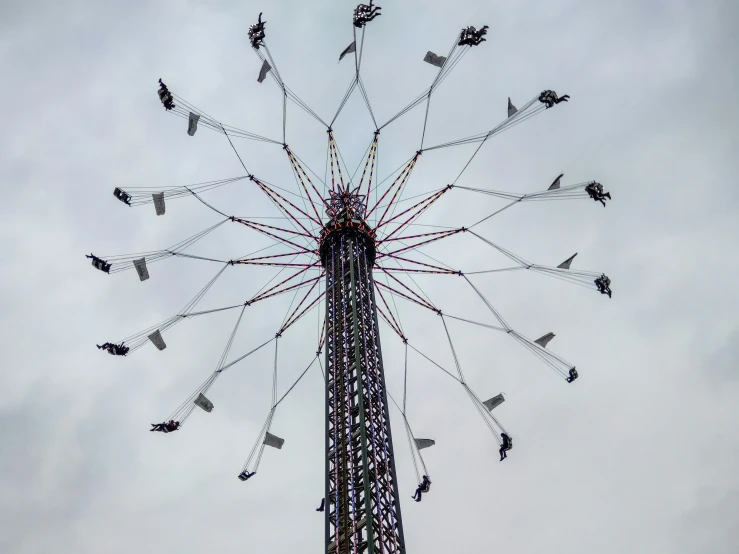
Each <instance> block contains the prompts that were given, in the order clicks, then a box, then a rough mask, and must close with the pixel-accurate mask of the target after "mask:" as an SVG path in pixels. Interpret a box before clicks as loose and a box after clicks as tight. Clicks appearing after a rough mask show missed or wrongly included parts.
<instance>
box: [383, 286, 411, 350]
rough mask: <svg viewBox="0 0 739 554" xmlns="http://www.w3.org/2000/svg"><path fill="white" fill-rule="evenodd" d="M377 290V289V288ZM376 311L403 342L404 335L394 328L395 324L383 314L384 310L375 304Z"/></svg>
mask: <svg viewBox="0 0 739 554" xmlns="http://www.w3.org/2000/svg"><path fill="white" fill-rule="evenodd" d="M378 290H379V289H378ZM377 313H378V314H380V317H382V319H384V320H385V323H387V324H388V326H389V327H390V328H391V329H392V330H393V331H395V333H396V334H397V335H398V336H399V337H400V338H401V339H402V340H403V342H405V341H407V340H408V339H406V338H405V335H403V333H402V332H401V331H399V330H398V329H396V328H395V326H394V325H393V324H392V323H391V322H390V320H389V319H388V318H387V316H386V315H385V312H383V311H382V308H380V306H377Z"/></svg>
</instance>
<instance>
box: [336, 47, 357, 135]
mask: <svg viewBox="0 0 739 554" xmlns="http://www.w3.org/2000/svg"><path fill="white" fill-rule="evenodd" d="M355 55H356V52H355ZM357 82H358V77H357V75H354V76H353V77H352V82H351V83H350V84H349V88H348V89H347V91H346V92H345V93H344V98H342V100H341V103H339V108H338V109H337V110H336V113H335V114H334V118H333V119H332V120H331V123H330V124H329V129H331V128H333V126H334V123H336V119H337V118H338V117H339V114H340V113H341V110H343V109H344V106H346V103H347V102H348V101H349V98H350V97H351V95H352V92H354V89H355V87H356V86H357Z"/></svg>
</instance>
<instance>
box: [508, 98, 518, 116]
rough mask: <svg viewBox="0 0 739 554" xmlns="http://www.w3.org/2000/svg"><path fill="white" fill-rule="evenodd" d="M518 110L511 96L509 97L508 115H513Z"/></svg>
mask: <svg viewBox="0 0 739 554" xmlns="http://www.w3.org/2000/svg"><path fill="white" fill-rule="evenodd" d="M517 111H518V109H517V108H516V106H514V105H513V103H512V102H511V97H510V96H509V97H508V117H511V116H512V115H513V114H515V113H516V112H517Z"/></svg>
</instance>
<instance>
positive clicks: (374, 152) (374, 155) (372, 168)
mask: <svg viewBox="0 0 739 554" xmlns="http://www.w3.org/2000/svg"><path fill="white" fill-rule="evenodd" d="M379 136H380V131H375V137H374V138H373V139H372V145H371V146H370V151H369V154H367V161H366V162H365V163H364V169H363V170H362V178H361V179H360V180H359V185H358V186H357V192H358V193H359V194H362V183H363V182H364V175H365V173H366V172H367V165H369V163H370V160H371V161H372V165H371V166H370V174H369V179H367V195H366V196H365V199H366V200H365V204H367V205H369V197H370V192H371V191H372V176H373V175H374V173H375V160H376V158H377V141H378V137H379Z"/></svg>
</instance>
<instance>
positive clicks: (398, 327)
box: [375, 283, 402, 334]
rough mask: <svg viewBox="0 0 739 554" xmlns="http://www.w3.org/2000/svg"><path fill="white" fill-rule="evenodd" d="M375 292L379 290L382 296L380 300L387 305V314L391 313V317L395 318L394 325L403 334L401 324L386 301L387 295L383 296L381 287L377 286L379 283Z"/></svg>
mask: <svg viewBox="0 0 739 554" xmlns="http://www.w3.org/2000/svg"><path fill="white" fill-rule="evenodd" d="M375 290H377V293H378V294H379V295H380V300H382V303H383V304H385V307H386V308H387V313H389V314H390V317H391V318H393V323H394V324H395V328H396V329H398V330H400V333H401V334H402V330H401V329H400V323H398V321H397V320H396V319H395V316H394V315H393V311H392V310H391V309H390V305H389V304H388V303H387V300H385V295H384V294H382V289H380V287H378V286H377V283H375ZM378 308H379V306H378ZM399 317H400V316H399ZM391 327H392V325H391Z"/></svg>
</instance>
